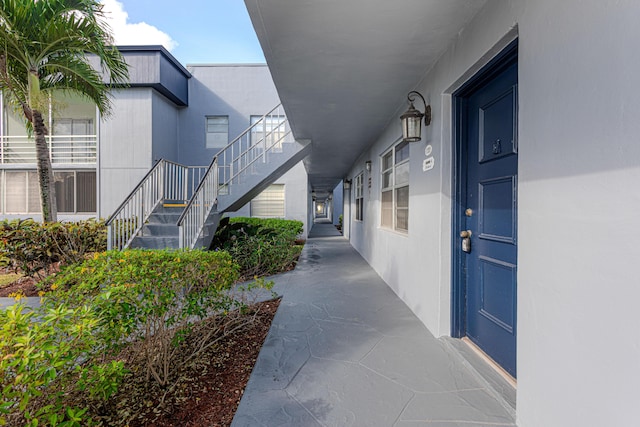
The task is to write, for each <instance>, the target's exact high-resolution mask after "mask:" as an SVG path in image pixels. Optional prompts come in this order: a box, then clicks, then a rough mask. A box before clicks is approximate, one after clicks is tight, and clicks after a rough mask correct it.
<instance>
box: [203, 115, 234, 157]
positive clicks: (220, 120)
mask: <svg viewBox="0 0 640 427" xmlns="http://www.w3.org/2000/svg"><path fill="white" fill-rule="evenodd" d="M228 143H229V117H228V116H208V117H207V136H206V147H207V148H217V149H221V148H224V147H226V146H227V144H228Z"/></svg>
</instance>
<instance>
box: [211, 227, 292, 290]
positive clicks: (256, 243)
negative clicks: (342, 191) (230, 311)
mask: <svg viewBox="0 0 640 427" xmlns="http://www.w3.org/2000/svg"><path fill="white" fill-rule="evenodd" d="M302 230H303V224H302V222H301V221H295V220H284V219H273V218H270V219H262V218H244V217H238V218H230V219H229V218H223V219H222V221H220V225H219V227H218V231H217V232H216V236H215V238H214V240H213V244H212V247H213V248H215V249H223V250H225V251H227V252H229V253H230V254H231V256H232V257H233V260H234V261H235V262H237V263H238V264H239V265H240V269H241V272H242V276H243V278H245V279H249V278H251V277H254V276H263V275H270V274H277V273H280V272H282V271H286V270H287V269H289V268H290V266H291V265H292V263H294V262H295V260H296V259H297V258H298V256H299V255H300V252H301V251H302V246H299V245H296V239H297V238H298V236H299V235H300V233H302Z"/></svg>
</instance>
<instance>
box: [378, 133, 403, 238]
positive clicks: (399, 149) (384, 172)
mask: <svg viewBox="0 0 640 427" xmlns="http://www.w3.org/2000/svg"><path fill="white" fill-rule="evenodd" d="M387 159H388V160H389V162H388V163H389V164H387V165H386V167H385V160H387ZM409 159H410V146H409V143H408V142H403V141H398V142H396V143H395V144H393V146H391V147H390V148H389V149H388V150H386V151H385V152H384V153H382V155H381V156H380V188H381V190H380V227H381V228H385V229H390V230H395V231H398V232H400V233H408V232H409V181H410V169H409ZM400 192H403V193H405V192H406V206H400V205H399V197H398V194H399V193H400ZM385 196H386V197H387V198H390V203H391V206H390V207H389V206H387V205H385V203H384V201H383V200H384V199H385ZM403 212H404V214H402V213H403ZM385 213H386V214H387V216H388V215H389V214H391V218H390V220H389V219H387V216H385ZM400 216H404V217H405V218H406V227H403V226H402V225H401V223H400V221H399V220H398V219H399V217H400ZM385 220H386V221H385Z"/></svg>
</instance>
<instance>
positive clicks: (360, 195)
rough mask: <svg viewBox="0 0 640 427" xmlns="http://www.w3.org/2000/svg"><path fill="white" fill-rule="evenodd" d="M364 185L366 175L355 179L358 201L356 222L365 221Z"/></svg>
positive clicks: (362, 174)
mask: <svg viewBox="0 0 640 427" xmlns="http://www.w3.org/2000/svg"><path fill="white" fill-rule="evenodd" d="M363 184H364V173H361V174H360V175H358V176H356V179H355V199H356V221H362V220H363V219H364V216H363V214H364V194H363V193H364V192H363V191H362V189H363Z"/></svg>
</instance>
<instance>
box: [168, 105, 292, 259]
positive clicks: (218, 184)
mask: <svg viewBox="0 0 640 427" xmlns="http://www.w3.org/2000/svg"><path fill="white" fill-rule="evenodd" d="M291 135H292V134H291V129H290V128H289V122H288V121H287V117H286V115H285V112H284V108H283V107H282V104H279V105H277V106H276V107H274V108H273V109H272V110H271V111H269V112H268V113H267V114H265V115H264V116H262V117H260V118H259V119H258V120H256V122H255V123H253V124H252V125H251V126H250V127H249V128H247V129H246V130H245V131H244V132H242V133H241V134H240V135H238V137H236V138H235V139H234V140H233V141H231V142H230V143H229V144H227V146H226V147H224V148H223V149H222V150H221V151H220V152H218V154H217V155H216V157H215V158H214V159H213V161H212V162H211V165H210V166H209V168H208V169H207V172H206V173H205V175H204V177H203V178H202V181H201V183H200V185H199V186H198V188H197V190H196V191H195V192H194V194H193V196H192V197H191V200H189V204H188V205H187V207H186V208H185V210H184V212H183V213H182V215H181V216H180V219H178V230H179V236H180V238H179V241H180V248H193V247H194V246H195V244H196V243H197V241H198V239H199V238H200V237H201V233H202V230H203V229H204V227H205V223H206V221H207V218H208V217H209V214H210V213H211V211H212V210H213V209H214V208H216V203H217V200H218V196H219V195H225V194H230V193H231V187H232V185H233V184H237V183H239V182H241V180H242V178H243V177H244V176H245V175H246V174H248V173H252V172H253V171H255V167H256V166H257V164H258V163H259V162H262V163H267V162H268V156H269V153H272V152H273V153H276V152H280V151H282V148H283V147H282V144H283V143H284V142H293V138H292V137H291V138H290V136H291Z"/></svg>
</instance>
